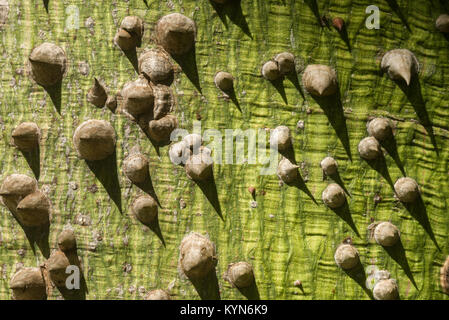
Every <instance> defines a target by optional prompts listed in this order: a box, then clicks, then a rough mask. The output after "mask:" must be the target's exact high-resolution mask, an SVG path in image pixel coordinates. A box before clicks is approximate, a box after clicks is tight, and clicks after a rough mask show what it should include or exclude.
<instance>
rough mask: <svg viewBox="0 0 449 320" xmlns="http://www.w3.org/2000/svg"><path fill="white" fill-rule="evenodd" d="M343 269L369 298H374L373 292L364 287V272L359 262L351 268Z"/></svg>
mask: <svg viewBox="0 0 449 320" xmlns="http://www.w3.org/2000/svg"><path fill="white" fill-rule="evenodd" d="M343 271H344V272H345V273H346V275H347V276H349V277H350V278H351V279H352V280H354V281H355V282H356V283H357V284H358V285H359V286H360V287H361V288H362V289H363V291H365V293H366V294H367V295H368V296H369V297H370V299H371V300H374V297H373V293H372V292H371V290H370V289H368V288H367V287H366V273H365V269H364V268H363V265H362V263H361V262H359V263H358V265H357V266H356V267H354V268H353V269H350V270H343Z"/></svg>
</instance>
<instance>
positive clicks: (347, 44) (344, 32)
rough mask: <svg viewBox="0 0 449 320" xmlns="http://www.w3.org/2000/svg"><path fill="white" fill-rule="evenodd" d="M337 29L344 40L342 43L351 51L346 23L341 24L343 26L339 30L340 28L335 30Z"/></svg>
mask: <svg viewBox="0 0 449 320" xmlns="http://www.w3.org/2000/svg"><path fill="white" fill-rule="evenodd" d="M337 31H338V33H339V34H340V37H341V39H342V40H343V41H344V43H345V44H346V46H347V47H348V50H349V52H352V48H351V43H350V41H349V36H348V28H346V24H344V25H343V28H342V29H341V31H340V30H337Z"/></svg>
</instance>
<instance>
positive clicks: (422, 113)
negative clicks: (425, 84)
mask: <svg viewBox="0 0 449 320" xmlns="http://www.w3.org/2000/svg"><path fill="white" fill-rule="evenodd" d="M395 82H396V83H397V85H398V86H399V88H401V90H402V91H403V92H404V94H405V95H406V96H407V98H408V100H409V101H410V103H411V104H412V106H413V109H415V112H416V115H417V116H418V119H419V122H420V123H421V124H422V126H423V127H424V128H425V129H426V131H427V134H428V135H429V137H430V140H431V142H432V145H433V147H434V148H435V151H436V153H437V155H439V150H438V145H437V142H436V138H435V134H434V132H433V126H432V122H431V121H430V118H429V114H428V113H427V109H426V103H425V102H424V98H423V96H422V92H421V84H420V82H419V79H418V77H417V76H416V75H414V76H413V77H412V79H411V81H410V86H407V84H406V83H405V82H404V81H395Z"/></svg>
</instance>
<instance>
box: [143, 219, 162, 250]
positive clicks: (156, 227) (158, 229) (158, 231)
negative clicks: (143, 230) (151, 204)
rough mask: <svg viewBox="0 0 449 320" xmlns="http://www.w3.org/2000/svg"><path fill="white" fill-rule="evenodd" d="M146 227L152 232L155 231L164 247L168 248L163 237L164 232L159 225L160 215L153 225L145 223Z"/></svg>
mask: <svg viewBox="0 0 449 320" xmlns="http://www.w3.org/2000/svg"><path fill="white" fill-rule="evenodd" d="M144 225H145V226H147V227H148V228H149V229H150V230H151V231H153V232H154V233H155V234H156V236H157V237H158V238H159V240H161V242H162V245H163V246H164V247H166V245H165V240H164V236H163V235H162V230H161V227H160V224H159V215H158V216H157V217H156V219H155V220H154V221H153V222H152V223H145V224H144Z"/></svg>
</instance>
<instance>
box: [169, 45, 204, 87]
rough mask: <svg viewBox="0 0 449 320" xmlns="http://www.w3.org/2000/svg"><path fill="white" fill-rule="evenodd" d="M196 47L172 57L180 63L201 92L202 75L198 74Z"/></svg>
mask: <svg viewBox="0 0 449 320" xmlns="http://www.w3.org/2000/svg"><path fill="white" fill-rule="evenodd" d="M195 52H196V48H195V45H193V48H192V49H191V50H190V51H189V52H187V53H186V54H183V55H172V58H173V59H174V60H175V61H176V62H177V63H178V64H179V66H180V67H181V69H182V71H183V72H184V73H185V75H186V76H187V78H188V79H189V80H190V82H191V83H192V84H193V85H194V86H195V88H196V89H197V90H198V92H199V93H201V94H203V92H202V91H201V85H200V77H199V75H198V66H197V64H196V54H195Z"/></svg>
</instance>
